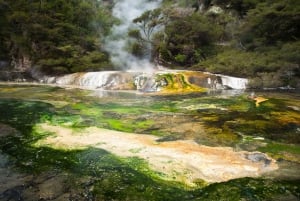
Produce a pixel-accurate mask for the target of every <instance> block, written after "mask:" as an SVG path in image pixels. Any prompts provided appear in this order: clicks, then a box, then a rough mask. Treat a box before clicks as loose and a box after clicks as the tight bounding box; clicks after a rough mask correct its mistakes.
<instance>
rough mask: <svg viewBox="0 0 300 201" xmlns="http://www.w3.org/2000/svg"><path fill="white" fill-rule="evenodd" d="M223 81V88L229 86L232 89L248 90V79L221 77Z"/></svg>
mask: <svg viewBox="0 0 300 201" xmlns="http://www.w3.org/2000/svg"><path fill="white" fill-rule="evenodd" d="M219 76H220V78H221V80H222V86H227V87H230V88H232V89H246V87H247V84H248V79H245V78H238V77H231V76H226V75H219Z"/></svg>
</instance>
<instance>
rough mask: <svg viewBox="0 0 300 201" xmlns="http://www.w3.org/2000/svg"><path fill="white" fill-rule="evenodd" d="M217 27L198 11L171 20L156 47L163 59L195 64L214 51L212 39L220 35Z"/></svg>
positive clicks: (183, 63) (182, 63)
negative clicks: (163, 36) (162, 38)
mask: <svg viewBox="0 0 300 201" xmlns="http://www.w3.org/2000/svg"><path fill="white" fill-rule="evenodd" d="M219 28H220V27H219V26H218V25H217V26H216V25H212V24H211V21H210V19H209V18H208V17H205V16H203V15H201V14H198V13H195V14H192V15H188V16H185V17H181V18H178V19H176V20H171V21H170V22H169V23H168V24H167V25H166V27H165V35H166V36H165V38H164V40H163V41H161V42H160V43H159V44H157V46H158V47H157V49H158V51H159V53H161V54H160V55H161V56H162V59H163V60H165V61H168V62H175V63H178V64H181V65H192V64H195V63H197V62H199V61H201V60H204V59H205V58H206V57H207V56H208V55H210V54H211V53H212V52H213V51H214V50H213V49H214V45H213V41H214V40H216V39H217V38H218V37H219V36H220V35H221V33H220V31H219Z"/></svg>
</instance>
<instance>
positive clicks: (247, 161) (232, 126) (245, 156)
mask: <svg viewBox="0 0 300 201" xmlns="http://www.w3.org/2000/svg"><path fill="white" fill-rule="evenodd" d="M249 96H250V92H248V91H241V90H239V91H237V90H221V91H206V92H194V93H192V92H191V93H182V94H181V93H176V94H173V93H172V94H169V95H168V94H161V95H155V94H148V93H139V92H136V91H133V90H124V91H118V90H115V91H111V90H103V89H93V90H90V89H89V90H87V89H79V88H75V87H69V86H68V87H61V86H54V85H43V84H39V85H37V84H14V83H10V84H8V83H4V84H0V200H1V201H2V200H3V201H4V200H5V201H8V200H9V201H12V200H56V201H59V200H87V201H90V200H91V201H92V200H122V201H123V200H130V201H133V200H137V201H141V200H147V201H149V200H164V201H167V200H170V201H171V200H172V201H174V200H180V201H184V200H187V201H188V200H189V201H192V200H201V201H202V200H209V201H211V200H216V201H217V200H230V201H234V200H278V201H279V200H300V173H299V168H300V146H299V144H300V137H299V135H300V95H299V93H292V92H284V93H283V92H282V93H279V92H275V91H273V92H266V91H259V92H255V96H257V97H260V99H256V100H255V99H253V98H249ZM192 156H193V158H192ZM189 157H190V158H189ZM222 160H224V161H222Z"/></svg>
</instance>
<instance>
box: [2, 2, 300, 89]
mask: <svg viewBox="0 0 300 201" xmlns="http://www.w3.org/2000/svg"><path fill="white" fill-rule="evenodd" d="M149 1H151V0H149ZM114 4H115V2H114V1H112V0H102V1H101V0H52V1H45V0H18V1H15V0H0V25H1V29H0V68H1V69H0V70H1V71H4V70H8V69H9V70H21V71H27V72H31V73H33V72H41V73H44V74H52V75H53V74H54V75H60V74H66V73H72V72H79V71H101V70H111V69H118V68H119V67H118V66H115V65H114V64H113V62H111V58H110V53H109V52H108V51H107V50H106V49H105V48H104V43H105V38H107V37H108V36H109V35H110V34H111V28H112V27H113V26H114V25H117V24H118V23H120V20H119V19H117V18H116V17H114V16H113V14H112V8H113V7H114ZM133 22H134V23H135V24H136V27H135V28H134V29H131V30H130V31H128V38H130V39H131V41H133V42H131V43H130V45H128V49H127V51H128V52H131V53H132V54H133V55H135V56H136V57H138V58H143V57H145V56H148V55H149V52H150V55H151V60H152V61H153V63H158V64H161V65H163V66H167V67H169V68H176V69H192V70H201V71H209V72H212V73H223V74H228V75H234V76H240V77H248V78H251V80H252V81H251V82H250V86H251V87H253V88H261V87H281V86H289V87H297V88H299V87H300V86H299V85H300V84H299V83H300V81H299V79H300V66H299V64H300V42H299V37H300V30H299V29H300V24H299V23H300V4H299V2H298V0H284V1H283V0H163V1H162V2H161V5H160V7H159V8H157V9H155V10H149V11H146V12H145V13H143V14H142V15H141V16H138V17H137V18H136V19H134V20H133ZM149 47H150V48H149ZM142 68H143V67H142V66H141V70H142Z"/></svg>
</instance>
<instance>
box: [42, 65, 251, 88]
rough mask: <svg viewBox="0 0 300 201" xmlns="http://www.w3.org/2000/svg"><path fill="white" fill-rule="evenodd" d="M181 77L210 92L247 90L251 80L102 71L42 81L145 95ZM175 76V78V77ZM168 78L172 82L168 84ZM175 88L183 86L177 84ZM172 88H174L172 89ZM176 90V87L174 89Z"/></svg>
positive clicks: (199, 74) (192, 73)
mask: <svg viewBox="0 0 300 201" xmlns="http://www.w3.org/2000/svg"><path fill="white" fill-rule="evenodd" d="M178 74H181V76H182V77H184V79H185V81H186V82H187V83H189V84H192V85H194V86H198V87H201V88H206V89H212V90H214V89H246V87H247V83H248V80H247V79H244V78H237V77H230V76H225V75H215V74H210V73H203V72H198V71H176V70H174V71H173V70H170V71H169V70H168V71H155V72H148V73H146V72H137V71H102V72H87V73H73V74H69V75H65V76H61V77H46V78H44V79H43V80H41V82H44V83H48V84H58V85H74V86H81V87H87V88H91V89H97V88H99V89H105V90H139V91H142V92H156V91H160V90H162V89H163V88H164V87H167V86H168V85H169V84H170V85H172V83H173V84H174V83H175V82H180V79H178V77H177V76H178ZM172 76H175V77H177V78H175V77H173V78H171V77H172ZM167 77H169V78H170V79H172V81H170V82H172V83H168V81H167ZM175 85H182V83H177V84H175ZM169 87H170V86H169ZM171 87H172V86H171Z"/></svg>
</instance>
